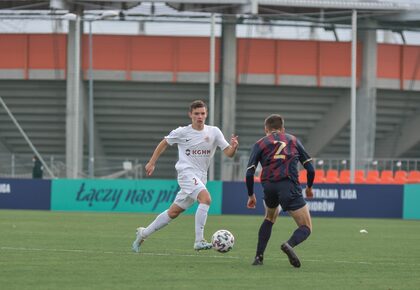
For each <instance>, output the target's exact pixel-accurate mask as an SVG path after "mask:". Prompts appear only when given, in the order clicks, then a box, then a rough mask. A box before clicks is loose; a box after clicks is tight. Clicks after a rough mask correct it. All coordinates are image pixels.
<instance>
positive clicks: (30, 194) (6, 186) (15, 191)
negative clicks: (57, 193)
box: [0, 179, 51, 210]
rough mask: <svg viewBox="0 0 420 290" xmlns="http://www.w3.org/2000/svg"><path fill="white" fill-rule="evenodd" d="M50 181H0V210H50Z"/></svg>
mask: <svg viewBox="0 0 420 290" xmlns="http://www.w3.org/2000/svg"><path fill="white" fill-rule="evenodd" d="M50 191H51V181H50V180H42V179H0V208H2V209H42V210H48V209H50Z"/></svg>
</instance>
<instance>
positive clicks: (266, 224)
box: [257, 219, 273, 256]
mask: <svg viewBox="0 0 420 290" xmlns="http://www.w3.org/2000/svg"><path fill="white" fill-rule="evenodd" d="M272 228H273V223H272V222H271V221H269V220H266V219H264V221H263V222H262V224H261V226H260V230H259V232H258V245H257V256H263V255H264V251H265V248H266V247H267V244H268V240H269V239H270V236H271V229H272Z"/></svg>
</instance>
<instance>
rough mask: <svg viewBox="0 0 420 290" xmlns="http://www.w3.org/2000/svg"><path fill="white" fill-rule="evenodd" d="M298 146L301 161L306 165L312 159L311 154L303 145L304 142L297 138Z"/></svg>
mask: <svg viewBox="0 0 420 290" xmlns="http://www.w3.org/2000/svg"><path fill="white" fill-rule="evenodd" d="M296 146H297V150H298V152H299V161H300V163H302V165H305V163H306V162H309V161H311V160H312V158H311V156H309V154H308V152H306V150H305V148H304V147H303V145H302V143H301V142H300V140H299V139H296Z"/></svg>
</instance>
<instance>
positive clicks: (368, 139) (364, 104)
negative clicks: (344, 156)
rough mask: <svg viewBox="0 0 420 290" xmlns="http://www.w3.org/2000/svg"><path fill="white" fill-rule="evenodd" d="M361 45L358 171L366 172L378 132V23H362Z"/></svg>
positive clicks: (358, 103)
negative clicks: (364, 170) (376, 24)
mask: <svg viewBox="0 0 420 290" xmlns="http://www.w3.org/2000/svg"><path fill="white" fill-rule="evenodd" d="M358 36H359V37H358V38H359V41H360V42H361V43H362V47H363V52H362V69H361V78H360V84H359V89H358V92H357V101H356V112H357V118H356V140H359V142H357V146H356V168H357V169H366V168H367V165H368V163H369V160H371V159H372V158H373V157H374V153H375V152H374V151H375V131H376V69H377V42H376V29H375V22H374V21H372V20H361V21H360V30H359V32H358Z"/></svg>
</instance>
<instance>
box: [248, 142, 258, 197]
mask: <svg viewBox="0 0 420 290" xmlns="http://www.w3.org/2000/svg"><path fill="white" fill-rule="evenodd" d="M260 153H261V150H260V148H259V146H258V144H255V145H254V147H253V148H252V152H251V155H250V156H249V161H248V166H247V168H246V177H245V178H246V179H245V180H246V188H247V191H248V196H251V195H253V194H254V174H255V170H256V169H257V166H258V162H260Z"/></svg>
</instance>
